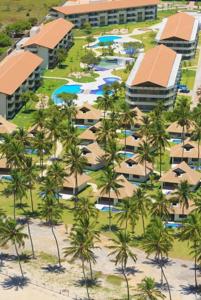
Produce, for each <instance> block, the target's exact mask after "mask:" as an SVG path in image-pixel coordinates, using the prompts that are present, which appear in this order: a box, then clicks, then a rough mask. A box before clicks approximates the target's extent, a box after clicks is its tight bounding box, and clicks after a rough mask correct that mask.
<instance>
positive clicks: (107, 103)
mask: <svg viewBox="0 0 201 300" xmlns="http://www.w3.org/2000/svg"><path fill="white" fill-rule="evenodd" d="M110 94H111V92H110V88H109V87H107V86H105V87H104V94H103V96H101V97H98V98H97V101H96V103H97V107H98V108H99V109H102V110H103V116H104V120H105V117H106V113H107V112H108V111H109V110H113V106H114V103H113V99H112V97H111V95H110Z"/></svg>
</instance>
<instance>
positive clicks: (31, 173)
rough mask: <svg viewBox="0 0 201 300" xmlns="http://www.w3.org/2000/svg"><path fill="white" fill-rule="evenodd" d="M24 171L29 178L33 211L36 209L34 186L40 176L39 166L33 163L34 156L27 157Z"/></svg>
mask: <svg viewBox="0 0 201 300" xmlns="http://www.w3.org/2000/svg"><path fill="white" fill-rule="evenodd" d="M24 172H25V177H26V180H27V187H28V188H29V192H30V200H31V210H32V212H33V211H34V203H33V187H34V183H35V182H36V179H37V176H38V171H37V166H36V165H35V164H34V163H33V159H32V157H27V158H26V167H25V169H24Z"/></svg>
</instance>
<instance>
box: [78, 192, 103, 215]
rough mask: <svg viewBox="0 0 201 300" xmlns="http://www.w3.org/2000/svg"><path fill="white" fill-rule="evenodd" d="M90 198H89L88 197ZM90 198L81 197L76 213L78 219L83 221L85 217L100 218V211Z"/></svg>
mask: <svg viewBox="0 0 201 300" xmlns="http://www.w3.org/2000/svg"><path fill="white" fill-rule="evenodd" d="M88 197H89V196H88ZM88 197H79V198H78V200H79V201H78V203H77V209H76V210H75V211H74V213H75V218H76V219H82V218H83V216H87V217H88V218H91V217H93V218H96V219H97V217H98V210H97V209H96V207H95V206H94V203H92V202H91V201H90V200H89V199H88Z"/></svg>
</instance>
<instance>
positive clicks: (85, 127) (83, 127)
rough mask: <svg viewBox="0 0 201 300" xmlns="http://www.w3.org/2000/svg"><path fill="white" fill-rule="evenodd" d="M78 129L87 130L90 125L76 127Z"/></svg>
mask: <svg viewBox="0 0 201 300" xmlns="http://www.w3.org/2000/svg"><path fill="white" fill-rule="evenodd" d="M76 127H77V128H79V129H87V128H89V127H90V126H89V125H76Z"/></svg>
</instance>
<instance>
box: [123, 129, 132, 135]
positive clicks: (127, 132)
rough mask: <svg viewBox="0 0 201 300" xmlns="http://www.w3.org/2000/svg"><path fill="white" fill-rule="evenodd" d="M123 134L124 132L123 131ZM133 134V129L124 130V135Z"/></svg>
mask: <svg viewBox="0 0 201 300" xmlns="http://www.w3.org/2000/svg"><path fill="white" fill-rule="evenodd" d="M123 134H124V132H123ZM132 134H133V131H132V130H126V135H132Z"/></svg>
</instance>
